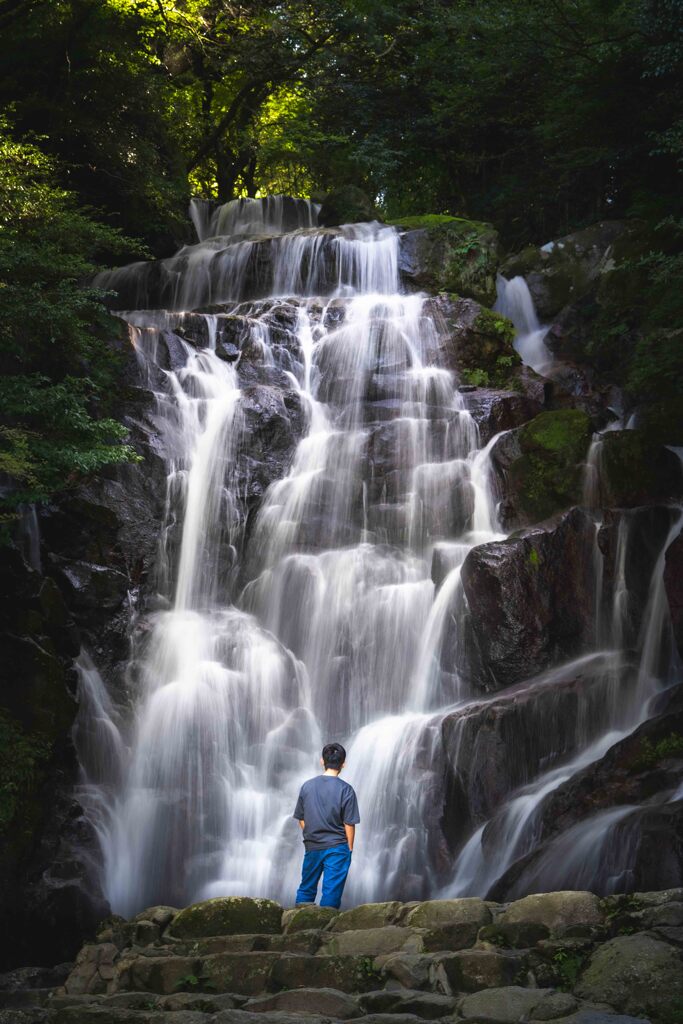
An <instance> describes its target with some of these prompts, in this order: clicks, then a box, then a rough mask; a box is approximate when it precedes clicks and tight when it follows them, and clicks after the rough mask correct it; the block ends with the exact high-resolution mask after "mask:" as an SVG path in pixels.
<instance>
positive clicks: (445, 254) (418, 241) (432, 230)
mask: <svg viewBox="0 0 683 1024" xmlns="http://www.w3.org/2000/svg"><path fill="white" fill-rule="evenodd" d="M434 220H435V218H424V219H422V218H408V219H407V220H405V221H403V222H402V223H399V224H398V226H399V228H401V227H402V228H403V229H404V232H403V233H402V236H401V242H400V250H399V271H400V274H401V278H402V280H403V282H404V283H405V284H406V285H408V286H409V287H412V288H415V289H417V290H419V291H428V292H453V293H454V294H455V295H462V296H465V297H468V298H472V299H476V300H477V302H482V303H483V304H484V305H487V306H491V305H493V302H494V301H495V297H496V271H497V268H498V260H499V247H498V234H497V232H496V231H495V229H494V228H493V227H492V226H491V225H490V224H484V223H481V222H479V221H470V220H462V219H460V218H457V217H453V218H449V219H441V218H439V220H440V222H438V223H434Z"/></svg>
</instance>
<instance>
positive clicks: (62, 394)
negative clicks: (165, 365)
mask: <svg viewBox="0 0 683 1024" xmlns="http://www.w3.org/2000/svg"><path fill="white" fill-rule="evenodd" d="M55 176H56V168H55V165H54V163H53V161H52V160H51V159H49V158H48V157H46V156H45V155H44V154H43V153H42V152H41V151H40V150H39V149H38V148H37V147H36V146H35V145H32V144H20V143H17V142H16V141H15V140H13V139H12V138H11V137H10V136H9V134H8V132H7V130H6V127H5V129H4V130H1V131H0V196H1V198H0V358H1V359H2V364H3V371H4V375H3V376H2V377H1V378H0V472H2V473H4V474H6V476H7V477H8V478H9V480H10V481H11V486H10V487H9V488H6V489H5V497H4V498H3V499H2V502H1V503H0V517H1V518H7V517H10V518H11V516H12V515H13V513H14V510H15V509H16V507H17V505H19V504H21V503H22V502H33V501H42V500H46V499H47V498H49V497H50V495H51V494H53V493H54V492H56V491H59V490H62V489H63V488H65V487H69V486H71V485H72V484H73V483H75V482H76V481H77V480H78V479H79V478H81V477H82V476H83V475H85V474H88V473H93V472H96V471H98V470H99V469H101V468H102V467H103V466H107V465H111V464H115V463H119V462H123V461H129V460H131V459H135V458H137V456H136V454H135V452H134V451H133V449H132V448H131V447H130V446H129V445H126V444H123V443H121V442H122V441H123V440H124V439H125V437H126V430H125V428H124V427H123V426H122V425H121V424H120V423H118V422H116V421H115V420H114V419H112V418H111V417H110V416H109V415H107V412H108V410H107V404H108V403H107V402H106V400H105V395H106V394H107V392H108V391H111V390H112V388H111V385H112V382H113V380H114V379H115V377H116V373H117V369H118V365H119V357H118V355H117V354H116V352H115V350H114V348H113V347H112V345H111V340H112V339H116V338H117V336H118V335H119V334H120V324H119V322H118V321H116V320H114V319H113V318H112V317H110V316H109V314H108V313H107V311H106V310H105V308H104V306H103V305H102V302H101V295H100V293H99V292H98V291H96V290H95V289H93V288H92V287H90V286H89V285H87V284H85V283H84V281H86V280H87V279H88V278H90V277H92V275H93V273H94V271H95V269H96V267H97V263H96V260H97V259H98V257H99V256H109V258H112V257H113V256H114V255H116V254H117V253H118V254H128V253H132V252H135V250H136V249H137V248H138V247H137V246H136V244H135V243H133V242H131V241H130V240H129V239H126V238H124V237H123V235H121V233H120V232H119V231H117V230H115V229H112V228H109V227H106V226H103V225H101V224H98V223H97V222H96V221H94V220H93V219H92V217H91V215H90V214H89V212H88V211H87V210H84V209H82V208H78V207H77V206H76V203H75V201H74V198H73V196H71V195H70V194H69V193H68V192H66V191H65V190H64V189H62V188H60V187H59V186H58V185H57V184H56V182H55Z"/></svg>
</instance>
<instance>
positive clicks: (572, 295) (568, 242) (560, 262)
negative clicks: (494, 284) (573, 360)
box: [500, 221, 629, 322]
mask: <svg viewBox="0 0 683 1024" xmlns="http://www.w3.org/2000/svg"><path fill="white" fill-rule="evenodd" d="M628 229H629V224H628V222H625V221H600V222H599V223H598V224H592V225H591V226H590V227H587V228H583V229H582V230H581V231H576V232H574V233H573V234H571V235H565V237H564V238H558V239H557V240H556V241H553V242H548V244H547V245H544V246H542V247H541V248H536V247H534V246H530V247H529V248H527V249H524V250H523V251H522V252H521V253H518V254H517V255H515V256H510V257H508V258H507V259H506V260H505V261H504V262H503V263H502V264H501V268H500V270H501V273H502V274H503V276H504V277H507V278H511V277H516V276H518V275H520V276H522V277H524V278H525V280H526V282H527V284H528V286H529V291H530V292H531V296H532V298H533V300H534V304H535V306H536V310H537V312H538V315H539V316H540V317H541V320H545V321H546V322H547V321H548V319H549V318H551V317H554V316H556V315H557V314H558V313H559V312H560V310H562V309H563V308H564V307H565V306H568V305H569V304H570V303H575V302H576V301H577V300H578V299H580V298H581V297H582V296H583V295H585V294H586V293H587V292H588V290H589V289H590V288H591V286H592V285H593V284H594V283H595V282H596V281H597V280H598V278H599V276H600V275H601V274H603V273H608V272H609V270H610V269H611V267H612V266H613V264H612V262H611V260H610V248H611V247H612V246H613V244H614V243H615V242H616V240H617V239H618V238H619V237H620V236H621V235H623V234H624V233H625V232H626V231H627V230H628Z"/></svg>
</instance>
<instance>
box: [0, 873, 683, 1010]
mask: <svg viewBox="0 0 683 1024" xmlns="http://www.w3.org/2000/svg"><path fill="white" fill-rule="evenodd" d="M254 929H257V931H256V932H255V931H254ZM398 939H400V940H401V941H400V942H398V941H397V940H398ZM304 940H305V944H306V951H302V950H303V949H304ZM682 940H683V889H672V890H668V891H666V892H660V893H632V894H630V895H628V896H609V897H607V898H605V899H599V898H598V897H597V896H595V895H593V894H592V893H589V892H553V893H545V894H537V895H533V896H527V897H525V898H523V899H520V900H517V901H516V902H513V903H509V904H497V903H493V902H491V901H487V902H484V901H483V900H480V899H476V898H470V899H453V900H430V901H428V902H426V903H399V902H397V901H393V902H388V903H376V904H367V905H364V906H359V907H354V908H353V909H351V910H347V911H344V912H342V913H339V912H337V911H334V910H330V909H329V908H320V907H314V906H306V907H300V908H296V909H294V910H286V911H284V912H283V910H282V908H281V907H279V906H278V904H276V903H273V902H272V901H271V900H262V899H248V898H246V897H219V898H217V899H212V900H207V901H205V902H203V903H198V904H195V905H194V906H192V907H188V908H186V909H185V910H180V911H177V910H174V909H173V908H171V907H151V908H149V909H148V910H146V911H142V912H141V913H139V914H138V915H137V916H136V917H135V919H134V920H132V921H129V922H126V921H124V920H123V919H121V918H114V919H111V920H110V921H109V922H105V926H104V927H103V928H102V929H101V931H100V933H99V935H98V941H97V942H95V943H93V944H91V945H86V946H84V947H83V949H82V950H81V952H80V953H79V955H78V957H77V960H76V963H75V964H74V965H73V967H72V968H71V970H70V971H69V973H68V976H67V975H66V972H67V970H68V967H67V966H66V965H62V966H60V968H59V969H54V970H53V971H51V972H50V971H45V970H42V971H40V970H38V971H36V970H34V971H31V970H28V971H27V970H24V971H15V972H13V973H12V974H9V975H5V976H3V977H0V1020H2V1021H3V1022H5V1021H9V1020H11V1021H12V1024H138V1022H139V1024H157V1022H158V1024H162V1022H166V1024H252V1022H253V1024H256V1022H262V1024H268V1022H271V1024H276V1022H277V1024H290V1022H291V1024H295V1022H296V1021H300V1020H301V1019H302V1018H303V1019H305V1020H306V1021H309V1022H311V1021H317V1022H320V1024H323V1022H326V1024H333V1022H335V1021H347V1020H359V1021H361V1020H362V1021H363V1022H364V1024H375V1022H376V1024H413V1022H414V1024H417V1022H419V1021H424V1020H441V1019H448V1020H450V1021H460V1022H462V1021H472V1022H473V1024H474V1022H479V1024H516V1022H518V1021H520V1020H524V1021H544V1020H560V1021H562V1022H564V1024H567V1022H572V1024H647V1022H648V1021H651V1022H652V1024H662V1022H665V1021H672V1020H675V1017H674V1016H673V1014H675V1011H676V1007H677V1006H679V1005H680V1000H681V998H683V960H682V956H683V954H682V952H681V946H682V945H683V941H682ZM3 1008H7V1009H3ZM8 1012H9V1013H10V1014H11V1016H10V1017H7V1013H8Z"/></svg>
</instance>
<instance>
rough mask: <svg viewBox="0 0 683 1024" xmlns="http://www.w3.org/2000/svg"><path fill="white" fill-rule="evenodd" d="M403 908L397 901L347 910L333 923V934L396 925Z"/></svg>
mask: <svg viewBox="0 0 683 1024" xmlns="http://www.w3.org/2000/svg"><path fill="white" fill-rule="evenodd" d="M402 909H403V907H402V905H401V904H400V903H399V902H398V901H397V900H392V901H391V902H389V903H363V904H362V905H361V906H359V907H352V908H351V910H345V911H343V912H342V913H341V914H339V916H338V917H336V918H335V920H334V921H333V923H332V925H331V928H330V930H331V931H333V932H345V931H360V930H362V929H365V928H383V927H384V926H385V925H392V924H395V923H396V921H397V920H398V918H399V916H400V913H401V911H402Z"/></svg>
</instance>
